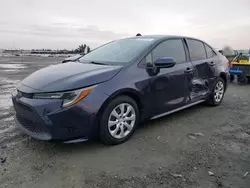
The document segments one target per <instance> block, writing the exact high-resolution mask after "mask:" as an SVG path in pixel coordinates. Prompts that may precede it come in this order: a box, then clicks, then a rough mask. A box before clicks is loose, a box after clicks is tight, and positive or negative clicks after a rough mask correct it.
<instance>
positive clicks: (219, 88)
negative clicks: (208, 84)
mask: <svg viewBox="0 0 250 188" xmlns="http://www.w3.org/2000/svg"><path fill="white" fill-rule="evenodd" d="M223 95H224V83H223V82H222V81H219V82H217V84H216V86H215V88H214V100H215V102H217V103H219V102H220V101H221V100H222V98H223Z"/></svg>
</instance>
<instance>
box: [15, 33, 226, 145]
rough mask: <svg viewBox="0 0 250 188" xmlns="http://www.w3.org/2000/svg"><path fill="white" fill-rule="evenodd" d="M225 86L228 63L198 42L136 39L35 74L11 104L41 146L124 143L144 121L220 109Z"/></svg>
mask: <svg viewBox="0 0 250 188" xmlns="http://www.w3.org/2000/svg"><path fill="white" fill-rule="evenodd" d="M228 80H229V73H228V61H227V59H226V58H225V57H224V56H223V55H222V54H220V53H219V52H217V51H216V50H214V49H213V48H212V47H211V46H210V45H208V44H207V43H205V42H203V41H201V40H198V39H194V38H189V37H182V36H159V35H157V36H138V37H132V38H125V39H121V40H116V41H112V42H110V43H107V44H105V45H103V46H101V47H98V48H96V49H95V50H93V51H91V52H90V53H88V54H86V55H85V56H83V57H81V58H80V59H79V60H78V61H77V62H69V63H64V64H58V65H52V66H49V67H46V68H43V69H41V70H38V71H36V72H34V73H33V74H31V75H30V76H28V77H27V78H26V79H24V80H23V81H22V82H21V83H20V84H19V85H18V86H17V89H16V90H15V91H14V92H13V94H12V100H13V105H14V108H15V111H16V120H17V124H18V125H19V127H20V128H21V129H22V130H23V131H24V132H25V133H27V134H28V135H30V136H32V137H34V138H36V139H40V140H59V141H62V142H78V141H85V140H89V139H93V138H97V137H100V138H101V140H102V141H103V142H104V143H106V144H120V143H122V142H124V141H126V140H127V139H129V138H130V137H131V136H132V135H133V133H134V132H135V130H136V127H137V126H138V124H140V122H142V121H145V120H150V119H155V118H158V117H161V116H164V115H167V114H170V113H173V112H176V111H178V110H182V109H184V108H187V107H190V106H193V105H196V104H198V103H203V102H205V103H207V104H209V105H213V106H217V105H219V104H220V103H221V102H222V99H223V96H224V93H225V91H226V89H227V86H228V83H229V81H228Z"/></svg>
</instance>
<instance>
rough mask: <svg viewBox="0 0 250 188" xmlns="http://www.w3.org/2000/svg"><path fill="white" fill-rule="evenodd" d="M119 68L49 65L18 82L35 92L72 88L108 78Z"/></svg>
mask: <svg viewBox="0 0 250 188" xmlns="http://www.w3.org/2000/svg"><path fill="white" fill-rule="evenodd" d="M121 69H122V66H108V65H96V64H87V63H75V62H70V63H65V64H57V65H51V66H48V67H45V68H42V69H40V70H38V71H36V72H34V73H32V74H31V75H30V76H28V77H27V78H25V79H24V80H23V81H22V82H21V83H20V87H21V86H23V87H22V88H33V89H34V90H35V92H38V91H40V92H55V91H67V90H73V89H78V88H83V87H87V86H90V85H94V84H98V83H101V82H105V81H107V80H110V79H111V78H113V77H114V76H115V75H116V74H117V73H118V72H119V71H120V70H121ZM24 92H25V91H24ZM27 92H28V93H30V92H31V90H30V89H28V90H27Z"/></svg>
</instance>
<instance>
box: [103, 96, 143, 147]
mask: <svg viewBox="0 0 250 188" xmlns="http://www.w3.org/2000/svg"><path fill="white" fill-rule="evenodd" d="M138 122H139V109H138V106H137V104H136V102H135V101H134V100H133V99H132V98H130V97H128V96H119V97H117V98H115V99H113V100H112V101H111V102H110V103H109V104H108V105H107V107H106V109H105V110H104V113H103V114H102V117H101V119H100V137H101V140H102V141H103V142H104V143H106V144H110V145H115V144H121V143H123V142H125V141H126V140H128V139H129V138H130V137H131V136H132V135H133V133H134V131H135V129H136V126H137V124H138Z"/></svg>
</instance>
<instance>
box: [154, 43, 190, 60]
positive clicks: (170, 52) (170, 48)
mask: <svg viewBox="0 0 250 188" xmlns="http://www.w3.org/2000/svg"><path fill="white" fill-rule="evenodd" d="M152 56H153V62H155V61H156V60H157V59H159V58H161V57H172V58H173V59H174V60H175V62H176V63H183V62H186V54H185V50H184V46H183V42H182V40H181V39H171V40H166V41H164V42H162V43H160V44H159V45H158V46H157V47H156V48H155V49H153V51H152Z"/></svg>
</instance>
